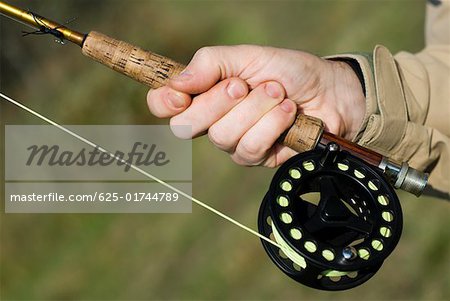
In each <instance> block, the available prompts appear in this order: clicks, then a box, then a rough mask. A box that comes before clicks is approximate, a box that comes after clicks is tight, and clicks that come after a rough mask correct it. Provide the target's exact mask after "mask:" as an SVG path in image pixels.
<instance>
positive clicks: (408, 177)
mask: <svg viewBox="0 0 450 301" xmlns="http://www.w3.org/2000/svg"><path fill="white" fill-rule="evenodd" d="M0 14H2V15H4V16H6V17H8V18H11V19H13V20H15V21H18V22H20V23H22V24H25V25H27V26H29V27H32V28H34V29H35V32H33V33H36V34H50V35H53V36H54V37H55V39H56V40H57V41H59V42H61V43H64V41H69V42H72V43H74V44H76V45H78V46H79V47H81V52H82V53H83V54H84V55H85V56H87V57H89V58H91V59H93V60H95V61H97V62H99V63H101V64H103V65H105V66H108V67H110V68H111V69H113V70H115V71H117V72H119V73H122V74H125V75H126V76H128V77H130V78H132V79H134V80H136V81H138V82H141V83H143V84H145V85H147V86H149V87H151V88H158V87H161V86H164V85H166V84H167V83H168V81H169V79H170V78H172V77H173V76H176V75H177V74H179V73H180V72H181V71H182V70H183V69H184V68H185V66H184V65H182V64H180V63H177V62H175V61H173V60H171V59H169V58H166V57H164V56H162V55H159V54H156V53H153V52H150V51H146V50H143V49H141V48H139V47H137V46H134V45H131V44H129V43H127V42H124V41H119V40H116V39H114V38H111V37H109V36H107V35H104V34H102V33H99V32H96V31H91V32H89V33H87V34H85V33H80V32H78V31H75V30H73V29H70V28H68V27H67V26H65V25H62V24H60V23H58V22H55V21H52V20H49V19H47V18H45V17H43V16H40V15H38V14H36V13H33V12H30V11H27V10H23V9H20V8H17V7H14V6H12V5H9V4H6V3H4V2H2V1H0ZM278 142H279V143H281V144H283V145H286V146H288V147H290V148H292V149H293V150H295V151H297V152H299V154H298V155H296V156H294V157H292V158H291V159H289V160H288V161H287V162H285V163H284V164H283V165H282V166H281V167H280V168H279V169H278V171H277V172H276V174H275V176H274V178H273V180H272V182H271V184H270V187H269V190H268V192H267V193H266V195H265V197H264V199H263V202H262V204H261V207H260V211H259V215H258V228H259V232H260V233H261V234H262V235H264V236H265V237H271V239H272V240H273V241H274V242H275V243H269V242H268V241H267V240H265V239H261V241H262V244H263V246H264V248H265V250H266V252H267V253H268V255H269V257H270V258H271V259H272V261H273V262H274V263H275V264H276V265H277V266H278V267H279V268H280V269H281V270H282V271H283V272H284V273H286V274H287V275H288V276H290V277H291V278H293V279H295V280H296V281H298V282H300V283H302V284H305V285H307V286H310V287H314V288H318V289H323V290H343V289H348V288H352V287H355V286H357V285H359V284H361V283H363V282H365V281H367V280H368V279H370V278H371V277H372V276H373V275H374V274H375V273H376V272H377V271H378V269H379V268H380V267H381V265H382V263H383V262H384V260H385V259H386V258H387V256H388V255H389V254H390V253H391V252H392V251H393V249H394V248H395V246H396V245H397V243H398V241H399V239H400V235H401V230H402V210H401V206H400V202H399V200H398V197H397V195H396V193H395V191H394V189H393V188H397V189H402V190H404V191H407V192H410V193H412V194H414V195H416V196H420V195H421V194H422V192H423V190H424V189H425V187H426V184H427V180H428V174H426V173H423V172H421V171H418V170H415V169H413V168H411V167H409V166H408V164H407V163H405V162H400V163H399V162H395V161H393V160H391V159H389V158H387V157H385V156H383V155H381V154H379V153H377V152H375V151H372V150H369V149H367V148H364V147H362V146H360V145H357V144H355V143H352V142H350V141H347V140H345V139H343V138H340V137H337V136H335V135H333V134H331V133H328V132H327V131H325V130H324V124H323V122H322V121H321V120H320V119H317V118H314V117H312V116H307V115H302V114H301V115H298V116H297V118H296V120H295V122H294V124H293V125H292V126H291V127H290V128H289V129H288V130H287V131H286V132H285V133H284V134H283V135H281V137H280V139H279V140H278ZM314 193H317V194H319V195H320V197H319V199H318V200H316V201H315V202H312V201H310V200H307V197H306V196H307V195H310V194H314ZM279 246H282V248H280V247H279Z"/></svg>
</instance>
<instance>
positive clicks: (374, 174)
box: [258, 143, 402, 290]
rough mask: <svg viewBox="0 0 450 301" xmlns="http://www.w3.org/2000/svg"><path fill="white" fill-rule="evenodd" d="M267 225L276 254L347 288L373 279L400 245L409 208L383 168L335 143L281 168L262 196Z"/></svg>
mask: <svg viewBox="0 0 450 301" xmlns="http://www.w3.org/2000/svg"><path fill="white" fill-rule="evenodd" d="M258 228H259V232H260V233H261V234H263V235H265V236H266V237H270V238H271V239H272V240H273V241H275V242H276V243H277V244H278V245H280V246H281V247H282V248H281V249H280V248H279V247H277V246H275V245H272V244H271V243H269V242H266V241H264V240H261V241H262V244H263V246H264V249H265V250H266V252H267V254H268V255H269V257H270V258H271V259H272V261H273V262H274V263H275V264H276V265H277V266H278V268H280V269H281V270H282V271H283V272H284V273H285V274H287V275H288V276H289V277H291V278H293V279H294V280H296V281H298V282H300V283H302V284H304V285H306V286H309V287H313V288H316V289H322V290H345V289H349V288H352V287H355V286H358V285H360V284H362V283H364V282H365V281H367V280H368V279H370V278H371V277H372V276H373V275H374V274H375V273H376V272H377V271H378V269H379V268H380V267H381V265H382V264H383V261H384V260H385V259H386V258H387V257H388V256H389V254H390V253H391V252H392V251H393V250H394V248H395V246H396V245H397V243H398V241H399V239H400V235H401V231H402V210H401V207H400V202H399V200H398V197H397V195H396V194H395V192H394V190H393V188H392V186H391V185H390V184H389V183H388V182H387V181H386V180H385V178H384V176H383V175H382V174H381V172H380V171H378V170H376V168H374V167H372V166H370V165H368V164H366V163H365V162H364V161H362V160H360V159H358V158H356V157H355V156H352V155H350V154H349V153H347V152H345V151H340V149H339V146H338V144H336V143H329V144H328V145H327V147H326V148H325V149H324V150H322V151H321V150H313V151H308V152H304V153H301V154H298V155H296V156H295V157H293V158H291V159H289V160H288V161H286V162H285V163H284V164H283V165H282V166H281V167H280V168H279V169H278V171H277V172H276V174H275V176H274V177H273V180H272V182H271V185H270V188H269V191H268V192H267V194H266V195H265V197H264V200H263V202H262V204H261V207H260V211H259V217H258Z"/></svg>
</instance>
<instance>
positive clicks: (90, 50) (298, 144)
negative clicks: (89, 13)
mask: <svg viewBox="0 0 450 301" xmlns="http://www.w3.org/2000/svg"><path fill="white" fill-rule="evenodd" d="M82 52H83V54H84V55H86V56H88V57H90V58H92V59H94V60H96V61H97V62H99V63H101V64H103V65H106V66H108V67H110V68H112V69H114V70H116V71H117V72H120V73H122V74H125V75H127V76H129V77H131V78H133V79H135V80H137V81H139V82H141V83H143V84H145V85H147V86H149V87H151V88H158V87H161V86H164V85H165V84H166V83H167V81H168V80H169V78H170V77H172V76H174V75H176V74H178V73H180V72H181V71H182V70H183V69H184V68H185V66H183V65H182V64H179V63H177V62H174V61H172V60H171V59H168V58H166V57H164V56H161V55H159V54H156V53H153V52H149V51H145V50H143V49H141V48H138V47H136V46H133V45H131V44H128V43H126V42H123V41H119V40H116V39H113V38H110V37H108V36H106V35H104V34H102V33H99V32H95V31H91V32H90V33H89V34H88V35H87V37H86V39H85V41H84V43H83V47H82ZM322 132H323V123H322V121H321V120H320V119H317V118H314V117H311V116H306V115H299V116H297V119H296V120H295V123H294V124H293V125H292V127H291V128H290V129H289V130H287V131H286V132H285V133H284V134H283V135H282V136H281V137H280V139H279V142H280V143H281V144H283V145H286V146H288V147H290V148H292V149H293V150H295V151H297V152H305V151H308V150H311V149H314V148H315V147H316V145H317V143H318V141H319V139H320V137H321V136H322Z"/></svg>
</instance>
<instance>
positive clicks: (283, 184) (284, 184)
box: [280, 180, 292, 192]
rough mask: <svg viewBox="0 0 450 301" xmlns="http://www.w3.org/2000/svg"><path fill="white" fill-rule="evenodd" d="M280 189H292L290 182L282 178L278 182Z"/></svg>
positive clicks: (287, 190)
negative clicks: (281, 180) (279, 182)
mask: <svg viewBox="0 0 450 301" xmlns="http://www.w3.org/2000/svg"><path fill="white" fill-rule="evenodd" d="M280 187H281V189H283V190H284V191H286V192H289V191H291V190H292V184H291V183H290V182H289V181H286V180H284V181H283V182H281V184H280Z"/></svg>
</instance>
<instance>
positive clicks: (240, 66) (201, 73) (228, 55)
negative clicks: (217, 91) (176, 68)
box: [169, 45, 262, 94]
mask: <svg viewBox="0 0 450 301" xmlns="http://www.w3.org/2000/svg"><path fill="white" fill-rule="evenodd" d="M261 51H262V47H260V46H253V45H239V46H214V47H203V48H201V49H199V50H198V51H197V52H196V53H195V54H194V57H193V58H192V60H191V62H190V63H189V64H188V65H187V67H186V68H185V69H184V70H183V71H182V72H181V73H180V75H178V76H176V77H174V78H173V79H171V80H170V82H169V85H170V86H171V87H172V88H174V89H175V90H178V91H181V92H184V93H188V94H199V93H203V92H205V91H208V90H209V89H210V88H211V87H213V86H214V85H215V84H216V83H217V82H218V81H219V80H223V79H226V78H230V77H240V75H242V72H243V71H244V70H245V69H246V68H248V66H249V65H251V62H253V61H254V60H255V58H256V57H258V56H259V55H260V54H261ZM243 79H244V80H245V78H243Z"/></svg>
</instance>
